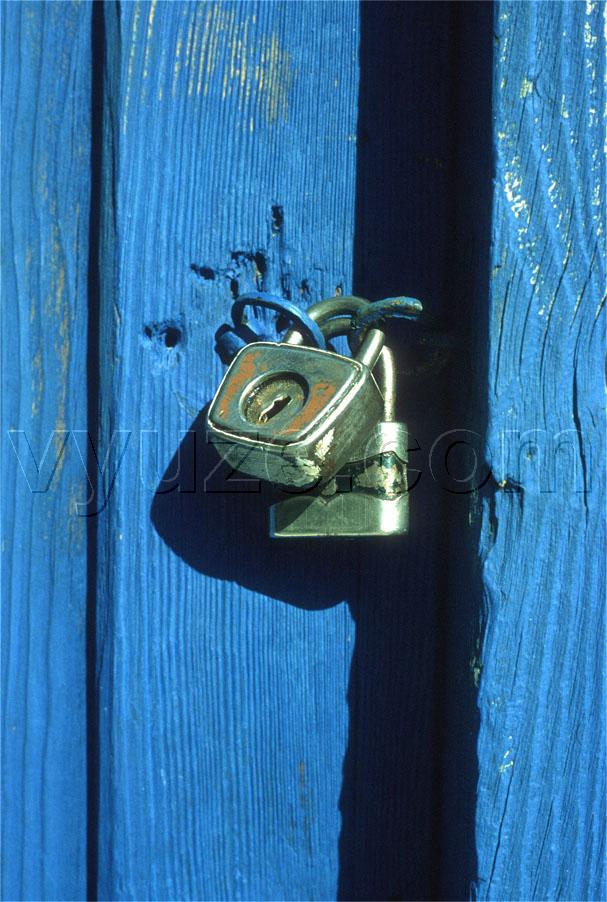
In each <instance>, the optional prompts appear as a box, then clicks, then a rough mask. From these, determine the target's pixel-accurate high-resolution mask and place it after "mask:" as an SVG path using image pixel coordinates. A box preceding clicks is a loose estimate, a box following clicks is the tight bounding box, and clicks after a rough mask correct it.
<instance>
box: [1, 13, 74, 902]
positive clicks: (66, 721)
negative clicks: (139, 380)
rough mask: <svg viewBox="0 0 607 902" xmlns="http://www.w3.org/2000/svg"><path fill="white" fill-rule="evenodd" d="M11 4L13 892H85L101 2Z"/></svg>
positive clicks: (7, 874)
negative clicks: (97, 6) (96, 77)
mask: <svg viewBox="0 0 607 902" xmlns="http://www.w3.org/2000/svg"><path fill="white" fill-rule="evenodd" d="M1 12H2V78H3V88H2V103H3V122H2V125H3V127H2V185H3V203H2V235H3V261H4V266H3V286H2V287H3V304H2V380H3V382H2V389H3V392H2V393H3V412H4V420H3V431H4V435H3V442H2V598H3V601H2V643H3V644H2V692H3V708H2V787H3V788H2V889H1V892H2V897H3V898H5V899H45V898H46V899H77V898H84V897H85V895H86V891H87V889H86V846H87V834H86V820H87V818H86V795H87V779H86V660H85V645H86V631H85V621H86V598H87V591H86V590H87V587H86V576H87V541H86V526H85V520H84V519H83V518H82V517H81V516H79V513H80V512H81V511H80V509H79V507H78V505H79V504H84V502H85V500H86V495H87V480H86V477H85V474H84V471H83V468H82V464H81V462H80V459H79V457H78V455H77V454H76V453H75V449H74V448H71V447H70V445H69V442H68V445H67V446H66V445H64V440H65V437H66V435H67V430H71V429H86V427H87V422H86V417H87V392H86V339H87V266H88V229H89V194H90V165H89V144H90V121H89V120H90V91H91V75H90V39H91V30H90V19H91V15H90V13H91V9H90V7H89V6H88V5H87V4H82V5H73V4H67V3H55V4H38V3H21V4H17V3H14V4H3V6H2V10H1ZM8 430H13V431H12V432H11V433H10V437H9V435H8V434H7V431H8ZM47 446H48V447H47ZM45 449H46V457H44V453H45ZM62 450H63V451H64V453H63V455H61V451H62ZM15 452H18V454H19V455H20V459H21V463H22V467H21V466H20V463H19V460H18V457H17V453H15ZM32 455H33V456H32ZM43 458H44V460H43ZM36 463H38V464H39V465H40V473H39V474H38V473H37V471H36ZM55 464H56V467H54V465H55ZM28 480H29V483H28Z"/></svg>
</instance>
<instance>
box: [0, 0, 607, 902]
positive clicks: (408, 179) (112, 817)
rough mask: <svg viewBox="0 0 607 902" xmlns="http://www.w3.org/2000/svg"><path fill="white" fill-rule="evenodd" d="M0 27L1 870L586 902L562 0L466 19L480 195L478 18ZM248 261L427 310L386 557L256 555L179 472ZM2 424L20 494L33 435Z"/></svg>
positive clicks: (31, 875) (595, 597)
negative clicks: (55, 435)
mask: <svg viewBox="0 0 607 902" xmlns="http://www.w3.org/2000/svg"><path fill="white" fill-rule="evenodd" d="M2 13H3V53H4V56H3V71H4V95H3V98H4V106H5V118H4V123H3V124H4V128H3V142H4V143H3V172H4V176H5V182H6V184H8V183H10V184H11V188H10V193H8V201H5V203H4V205H3V217H4V219H3V235H4V244H5V247H6V249H7V250H6V251H5V273H4V283H3V288H4V295H5V301H6V300H7V299H10V301H11V302H10V303H5V305H4V307H3V327H4V331H3V334H4V335H7V334H8V335H11V336H14V347H15V348H16V350H17V355H15V354H14V352H13V351H12V350H11V351H10V357H9V355H8V353H7V351H8V349H9V345H8V344H7V343H6V341H3V355H4V356H3V379H4V386H3V387H4V389H5V397H6V399H7V400H6V401H5V413H6V417H5V422H6V424H7V426H8V427H12V428H14V429H17V430H19V429H22V430H25V434H26V435H27V438H28V439H29V442H30V445H31V448H32V453H33V455H34V457H35V458H36V460H37V461H38V462H40V459H41V457H42V453H43V451H44V448H45V446H46V443H47V441H48V439H49V436H51V435H52V432H53V430H58V431H59V432H61V430H72V431H73V435H71V436H70V438H69V440H68V443H67V445H66V451H65V454H64V455H63V456H62V457H61V459H60V462H59V465H58V467H57V470H56V473H55V476H54V479H53V480H52V482H51V491H49V492H46V493H45V492H37V493H35V494H33V495H32V494H31V493H30V489H29V487H28V482H27V479H26V476H25V475H24V473H23V472H22V471H21V469H20V468H19V465H18V462H17V457H16V455H15V453H14V450H13V447H12V445H11V443H10V441H9V442H7V441H5V443H4V446H3V448H4V450H3V454H4V457H3V501H4V512H3V524H4V528H3V546H2V548H3V584H4V585H5V588H6V591H5V593H4V597H5V599H6V602H5V607H4V609H3V641H4V643H5V644H4V646H3V655H2V666H3V670H2V682H3V693H4V709H3V731H4V735H3V776H4V777H5V783H4V798H3V815H4V818H3V836H2V844H3V855H4V859H5V864H4V867H3V889H2V891H3V895H4V897H5V898H82V897H84V895H85V893H86V861H85V858H86V852H87V845H88V853H89V858H88V865H89V867H88V883H89V890H90V892H92V893H94V892H96V891H98V893H99V895H100V897H101V898H166V899H170V898H175V899H177V898H221V899H223V898H226V899H227V898H245V899H247V898H270V899H288V898H311V899H312V898H320V899H330V898H335V896H336V894H337V895H339V897H341V898H367V899H370V898H428V897H435V898H460V897H465V896H466V895H467V894H468V892H469V890H470V887H471V885H473V887H472V890H471V891H472V892H473V893H474V894H476V895H478V896H479V897H480V898H492V899H526V898H529V899H530V898H555V899H557V898H559V899H574V898H575V899H582V898H583V899H594V898H597V899H598V898H602V897H604V895H605V886H604V872H603V862H604V807H603V798H604V783H605V781H604V686H603V683H602V677H603V673H604V663H605V659H604V630H603V627H604V623H603V607H602V600H603V593H604V560H603V556H602V554H601V550H602V548H603V547H604V523H603V520H602V506H601V505H602V500H603V498H604V474H603V472H602V471H603V467H602V462H603V461H604V444H603V441H604V439H603V428H602V427H603V423H604V420H603V419H602V413H601V410H602V399H601V394H600V390H599V384H600V383H599V376H598V365H597V364H598V360H599V359H600V356H601V353H602V350H603V336H604V322H603V321H604V315H605V314H604V307H603V306H602V305H603V304H604V298H603V292H604V285H605V268H604V260H605V255H604V234H603V231H602V229H603V228H604V216H605V212H604V206H603V205H602V204H603V195H602V193H601V185H600V179H601V178H602V177H603V170H602V165H603V164H602V156H601V153H602V150H601V147H602V144H601V141H602V136H603V120H602V119H601V116H602V113H603V109H604V97H603V91H604V88H603V84H604V64H603V60H604V39H603V37H602V26H603V21H602V10H601V8H600V6H599V5H598V4H596V3H587V4H585V5H584V4H548V3H545V4H513V5H506V4H500V5H499V6H497V7H496V13H495V22H494V30H495V44H494V60H493V76H494V83H493V112H494V117H495V119H494V132H493V139H494V144H495V151H496V178H495V186H494V188H495V194H494V201H493V210H492V213H491V210H490V205H489V204H488V192H489V186H490V172H489V171H490V164H491V159H490V158H491V153H490V151H491V148H490V125H489V113H490V95H491V90H490V85H489V84H488V81H487V79H488V77H489V76H490V72H491V63H490V59H489V52H490V49H489V48H490V45H491V21H490V16H491V10H490V7H489V6H488V5H485V4H481V5H474V4H465V5H463V6H461V7H460V6H458V5H456V4H449V5H443V4H420V5H418V4H405V3H401V4H395V3H388V4H363V5H362V7H359V6H358V5H357V4H355V3H299V2H291V3H288V4H277V3H273V4H269V3H263V2H259V3H257V2H255V3H253V2H249V3H199V4H195V3H192V4H187V3H171V4H169V3H156V2H151V3H149V4H143V3H133V4H120V5H118V4H113V3H111V4H104V5H103V6H102V5H101V4H98V5H94V6H87V5H85V4H83V5H82V6H71V5H70V6H68V5H65V4H48V5H46V6H38V5H35V4H27V5H25V4H22V5H17V4H13V5H10V6H5V7H3V9H2ZM91 18H92V27H91ZM91 73H92V75H91ZM359 77H360V86H359ZM91 79H92V80H91ZM91 110H92V117H91ZM89 120H91V121H89ZM91 192H92V194H91ZM90 197H91V198H92V201H91V206H92V212H89V198H90ZM491 231H492V235H491V234H490V233H491ZM490 237H492V242H493V243H492V250H491V266H489V264H488V262H487V260H488V254H489V239H490ZM89 238H90V241H91V247H90V248H89ZM89 253H90V260H88V259H87V258H88V256H89ZM353 257H354V259H353ZM489 269H490V270H491V271H490V276H491V279H490V292H489V305H487V303H486V297H485V282H484V280H485V276H486V273H487V270H489ZM255 286H257V287H263V288H264V289H265V290H268V291H272V292H276V293H278V294H284V295H285V296H290V297H291V298H292V299H294V300H296V301H300V302H301V303H302V304H306V303H308V302H309V301H311V300H314V299H318V298H320V297H323V296H327V295H328V294H330V293H332V292H333V291H335V289H336V288H338V287H339V288H341V289H343V290H344V291H348V290H349V289H350V288H351V287H354V288H355V289H356V290H357V291H360V292H362V293H366V294H368V295H369V296H372V297H374V296H378V295H382V294H383V295H388V294H396V293H399V292H402V291H406V292H408V293H411V294H416V295H419V296H420V297H422V299H423V300H424V303H425V306H426V310H427V311H428V313H429V314H431V315H432V316H433V317H434V318H435V321H436V323H437V326H438V328H439V330H440V331H442V333H444V334H448V335H449V336H451V339H452V343H453V346H454V347H455V348H456V349H457V353H451V355H450V357H449V359H447V361H446V362H445V363H444V365H443V369H442V370H440V371H438V372H434V373H430V374H428V373H426V374H425V375H424V370H423V366H420V368H419V371H418V370H416V368H415V364H416V363H420V364H423V363H424V357H423V354H421V357H420V358H419V359H418V358H417V357H414V358H413V359H411V358H410V357H409V355H410V353H411V341H410V337H411V333H408V332H407V330H405V331H404V332H403V331H399V329H398V328H396V327H395V328H393V329H391V331H390V341H391V342H392V343H393V344H394V345H395V346H396V348H397V351H398V356H399V360H402V361H403V367H405V366H406V368H407V369H408V370H409V371H410V373H412V375H411V374H409V375H408V376H407V378H405V377H404V374H401V376H402V378H401V380H400V382H399V403H400V407H399V409H400V412H401V413H402V415H403V416H404V417H405V418H406V420H407V422H408V424H409V426H410V428H411V430H412V435H414V436H415V441H416V442H418V443H419V445H418V448H419V450H418V451H416V452H414V453H413V454H412V466H413V467H414V468H416V469H418V468H419V470H420V471H421V476H420V482H419V487H418V488H416V490H415V491H414V492H413V493H412V498H411V502H412V531H411V534H410V535H409V536H408V537H407V539H406V541H404V542H402V543H401V544H398V545H394V544H391V543H388V544H385V543H381V544H378V545H372V544H370V545H369V546H368V547H367V546H365V547H362V546H360V545H354V546H348V547H343V546H340V547H337V546H331V545H330V543H322V545H315V544H313V543H312V544H309V543H303V544H301V545H299V544H298V545H297V547H284V546H281V545H277V544H275V543H271V542H270V541H269V540H268V539H267V538H266V516H265V511H266V499H265V498H264V497H260V496H259V495H258V494H257V493H254V494H253V495H250V494H247V493H242V492H234V491H232V489H233V485H232V484H231V483H230V482H227V481H226V479H227V477H228V472H227V471H226V470H225V469H219V470H213V468H214V466H215V463H216V459H215V458H214V456H213V455H212V453H211V452H210V450H209V449H208V448H207V447H206V444H205V440H204V432H203V428H202V423H203V419H202V417H201V416H200V411H201V410H202V409H203V408H204V406H205V404H206V403H207V401H208V400H209V399H210V397H211V395H212V393H213V391H214V389H215V387H216V385H217V382H218V380H219V378H220V376H221V374H222V372H223V366H222V365H221V363H220V361H219V360H218V358H217V356H216V354H215V352H214V350H213V333H214V331H215V328H216V326H217V325H218V324H220V323H221V322H223V321H224V320H225V318H226V313H227V311H228V308H229V305H230V301H231V298H232V296H233V294H234V293H236V292H238V291H243V290H247V289H249V288H253V287H255ZM87 294H88V302H87ZM13 299H14V302H13ZM87 317H88V319H87ZM487 333H488V335H487ZM11 347H12V346H11ZM487 348H488V353H489V359H488V360H487ZM14 359H17V360H18V366H17V367H15V366H13V365H12V361H13V360H14ZM98 415H99V416H98ZM485 419H488V444H489V448H490V451H491V455H492V466H493V471H494V476H495V481H494V482H488V483H485V484H484V485H480V484H479V487H478V491H476V490H475V491H473V492H471V493H470V492H469V493H468V494H462V495H454V494H452V493H451V490H452V489H453V486H452V485H450V486H447V488H448V489H449V490H448V491H447V492H445V491H444V489H445V484H444V481H443V483H441V481H440V479H439V481H438V482H435V481H434V480H432V478H431V474H430V473H429V471H428V462H429V457H428V455H429V452H430V448H431V446H432V443H433V442H434V440H435V439H436V438H437V436H438V435H440V434H441V433H444V432H445V431H448V430H449V429H453V428H466V429H474V430H477V431H478V432H479V433H482V432H483V431H484V426H485V423H484V421H485ZM97 420H98V422H97ZM87 421H88V425H89V426H91V427H94V428H93V430H92V439H93V442H94V445H95V448H96V456H97V460H95V454H94V453H93V450H92V446H90V445H89V446H88V447H87V442H86V436H85V435H84V434H83V433H79V432H78V430H84V429H86V428H87ZM187 430H189V432H188V433H186V434H185V435H184V434H183V432H184V431H187ZM517 433H521V435H518V434H517ZM12 440H13V441H14V443H15V446H16V447H17V450H18V451H19V452H20V455H21V458H22V461H23V463H24V469H25V471H26V474H27V477H28V478H29V480H30V483H31V484H32V485H34V486H35V487H36V488H43V487H44V486H45V484H46V481H47V480H48V479H49V477H50V475H51V474H52V462H53V460H54V459H55V457H54V453H53V452H55V451H57V450H58V448H59V447H60V446H61V443H60V441H59V440H58V439H55V442H54V443H51V445H50V450H49V455H48V457H47V459H46V462H45V464H44V466H42V467H41V473H40V474H39V475H38V476H37V474H36V467H35V465H34V464H33V463H32V461H31V460H30V459H29V458H28V456H27V455H28V454H29V451H27V448H26V446H24V444H23V441H24V440H23V437H22V436H21V435H20V434H19V433H13V434H12ZM24 450H25V451H26V453H25V454H24V453H23V452H24ZM78 451H80V454H79V453H78ZM81 457H82V459H84V460H85V461H86V462H87V463H88V464H89V465H90V464H92V465H93V468H94V467H96V466H99V468H100V469H101V470H102V472H101V473H100V474H99V475H98V476H97V477H94V476H93V474H92V469H90V477H91V480H92V482H93V483H95V482H98V485H97V486H96V488H97V491H96V494H95V495H94V496H93V497H92V499H91V500H90V503H89V506H88V508H86V507H85V506H83V507H82V508H80V507H79V506H78V505H82V503H83V502H84V501H85V500H86V496H87V491H86V490H85V489H86V487H87V480H86V478H85V475H84V472H83V469H82V461H81ZM161 480H164V481H163V482H161ZM237 488H242V486H237ZM158 489H160V491H161V494H156V495H155V492H156V491H157V490H158ZM171 489H172V491H169V490H171ZM481 512H482V516H481ZM80 513H88V514H89V515H90V516H89V519H88V521H86V520H85V518H83V517H79V516H77V515H78V514H80ZM479 532H480V535H479ZM87 535H88V561H87V541H86V539H87ZM24 537H25V538H24ZM479 542H480V566H479ZM87 564H88V572H89V582H88V585H87ZM483 593H484V597H485V612H484V613H485V621H486V622H485V632H484V640H483V645H482V649H480V650H478V649H476V648H475V640H476V638H477V632H478V626H477V623H478V619H479V614H480V608H481V599H482V597H483ZM87 594H88V599H89V604H90V607H89V621H88V630H87V628H86V624H85V615H86V610H85V608H86V601H87ZM7 602H8V603H7ZM346 602H347V604H346ZM93 603H94V604H95V605H96V607H95V616H94V617H93V616H92V613H93V608H92V604H93ZM87 631H88V636H89V640H90V637H91V636H92V635H93V631H95V632H96V637H97V648H96V654H93V649H92V648H91V646H90V645H89V648H88V652H89V655H88V688H89V704H90V709H89V712H88V713H89V718H88V738H89V745H88V755H89V758H88V764H89V774H88V796H89V808H88V830H87V817H86V815H87V810H86V794H87V778H86V742H85V734H86V730H87V722H86V717H85V709H86V699H85V687H86V686H87V667H86V661H85V652H86V635H85V633H86V632H87ZM96 671H98V677H99V680H98V684H96V681H95V676H96ZM475 681H476V682H480V695H479V702H480V717H481V724H480V736H479V737H478V745H477V743H476V740H477V736H476V734H477V729H478V710H477V708H476V700H475V685H474V684H475ZM96 685H97V689H96V696H95V699H94V701H95V703H94V704H93V703H92V702H93V689H94V688H95V686H96ZM97 743H98V747H97ZM97 753H98V754H97ZM7 775H8V776H9V780H8V782H7V780H6V776H7ZM477 780H478V793H477ZM475 826H476V833H475V832H474V827H475Z"/></svg>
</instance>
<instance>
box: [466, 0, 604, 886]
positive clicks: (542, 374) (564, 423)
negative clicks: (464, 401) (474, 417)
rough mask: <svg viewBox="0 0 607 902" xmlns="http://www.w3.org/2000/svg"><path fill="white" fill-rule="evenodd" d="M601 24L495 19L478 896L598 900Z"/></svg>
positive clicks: (582, 13) (563, 12)
mask: <svg viewBox="0 0 607 902" xmlns="http://www.w3.org/2000/svg"><path fill="white" fill-rule="evenodd" d="M604 13H605V8H604V6H602V7H601V5H600V4H598V3H592V2H589V3H586V4H582V3H563V4H560V3H555V4H553V3H526V4H516V3H515V4H507V3H501V4H499V5H498V6H497V7H496V16H495V29H496V58H495V71H494V116H495V127H494V141H495V149H496V183H495V196H494V212H493V219H494V222H493V251H492V281H491V290H490V302H491V311H490V364H489V373H490V376H489V380H490V381H489V386H488V390H489V446H490V450H491V453H492V457H493V470H494V475H495V478H496V480H497V483H498V485H497V491H496V493H495V495H494V497H493V498H492V500H491V501H490V502H487V504H486V507H485V513H484V527H483V536H482V546H481V550H482V556H483V559H484V583H485V587H486V602H487V611H486V632H485V638H484V645H483V651H482V679H481V686H480V706H481V716H482V721H481V731H480V738H479V765H480V782H479V793H478V808H477V846H478V856H479V880H478V895H479V897H480V898H491V899H602V898H605V882H604V881H605V872H604V865H605V806H604V799H605V685H604V673H605V635H604V593H605V560H604V548H605V523H604V499H605V484H604V478H605V466H604V463H605V448H604V431H605V430H604V427H605V421H604V415H603V392H602V378H601V374H600V367H601V358H602V355H603V351H604V327H605V309H604V303H605V297H604V292H605V235H604V227H605V206H604V199H605V198H604V157H603V140H604V133H605V132H604V128H605V120H604V118H603V117H604V104H605V96H604V81H605V64H604V60H605V43H604V37H603V35H604V26H605V20H604Z"/></svg>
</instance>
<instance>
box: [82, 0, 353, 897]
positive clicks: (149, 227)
mask: <svg viewBox="0 0 607 902" xmlns="http://www.w3.org/2000/svg"><path fill="white" fill-rule="evenodd" d="M357 15H358V11H357V6H356V5H355V4H354V3H314V4H301V3H288V4H267V3H262V2H259V3H258V2H250V3H245V4H234V3H225V4H216V3H198V4H186V3H171V4H160V3H159V4H156V3H150V4H143V3H135V4H121V5H120V7H119V9H118V8H115V7H114V6H106V7H105V32H106V33H105V43H106V48H107V59H106V70H107V73H108V88H107V114H106V115H107V119H106V122H107V123H111V125H112V126H113V129H114V130H113V131H112V132H111V133H109V134H108V137H107V144H106V145H105V166H106V170H105V179H106V186H107V192H108V193H107V195H106V198H107V199H109V200H111V199H112V195H111V191H112V190H113V191H114V194H113V198H114V200H115V206H114V207H112V208H111V209H109V210H107V211H106V215H107V222H106V226H107V229H106V232H105V234H106V239H104V242H105V243H104V246H103V248H102V254H103V264H104V265H103V271H102V298H101V304H102V311H101V315H102V342H101V348H102V360H101V364H102V370H101V397H102V418H101V422H102V433H101V436H100V447H101V448H103V449H107V447H108V445H109V442H110V439H111V435H112V432H113V431H114V430H126V431H128V432H130V438H129V444H128V445H127V446H126V451H125V453H124V457H123V458H122V462H121V464H120V468H119V470H118V474H117V476H116V480H115V484H114V488H113V492H112V495H111V497H110V499H109V503H108V506H107V508H106V510H104V512H103V513H102V514H101V516H100V524H99V577H98V595H99V614H98V623H99V636H100V639H99V656H100V669H101V682H100V699H99V707H100V716H101V722H100V766H101V770H100V781H101V799H100V831H99V832H100V860H99V875H100V884H99V892H100V895H101V897H102V898H234V899H238V898H249V899H250V898H257V899H263V898H269V899H280V898H310V899H317V898H321V899H324V898H331V897H333V896H334V895H335V892H336V881H337V854H338V835H339V827H340V822H339V811H338V803H339V793H340V787H341V777H342V773H341V771H342V759H343V754H344V748H345V743H346V730H347V713H348V712H347V704H346V688H347V679H348V668H349V663H350V655H351V648H352V634H353V624H352V619H351V617H350V614H349V612H348V609H347V607H346V605H345V604H344V603H343V601H344V599H345V598H347V597H348V587H350V588H351V587H352V583H353V580H354V577H353V576H351V575H350V574H342V573H340V572H339V569H338V571H337V577H336V575H335V571H334V569H333V567H332V566H329V565H327V564H326V562H325V563H324V564H323V562H322V561H319V562H318V564H317V569H318V572H317V573H314V566H315V564H316V556H315V555H314V553H310V552H309V553H308V554H307V555H305V556H304V557H302V556H301V550H295V549H290V550H286V551H285V552H284V553H283V552H281V556H280V560H279V559H278V558H277V550H276V546H274V545H271V544H270V542H269V540H268V539H267V524H266V518H265V502H264V501H263V499H260V498H259V496H257V495H255V497H251V496H248V495H238V496H234V495H226V494H224V493H223V491H222V490H223V489H224V488H225V485H224V482H222V480H223V479H225V474H220V482H219V486H218V487H217V486H214V491H213V492H210V493H209V492H204V490H203V489H204V486H203V482H204V478H205V476H207V474H208V466H209V455H208V452H207V449H206V448H205V444H204V440H203V437H202V430H200V433H199V435H198V438H199V440H200V441H199V444H198V446H197V452H198V473H197V478H198V482H197V489H198V490H197V491H196V492H195V493H194V492H191V488H192V485H191V476H190V474H189V473H188V469H187V467H188V460H187V459H186V451H187V448H188V445H187V442H185V444H184V448H183V449H182V451H183V454H182V474H181V478H182V485H181V488H182V491H181V492H177V491H175V492H174V493H172V494H169V495H165V496H158V498H157V499H156V501H154V496H153V492H154V490H155V489H156V487H157V486H158V481H159V479H160V477H161V475H162V473H163V471H164V470H165V469H167V468H168V467H169V463H170V461H171V458H172V457H173V456H174V455H175V454H176V452H177V449H178V448H179V445H180V443H181V441H182V438H183V436H182V433H181V431H182V430H188V429H191V428H192V423H193V421H195V420H196V418H197V416H198V413H199V412H200V411H201V409H202V408H203V407H204V406H205V404H206V403H207V402H208V400H209V399H210V397H211V395H212V393H213V391H214V389H215V387H216V385H217V384H218V381H219V379H220V377H221V374H222V372H223V367H222V365H221V363H220V361H219V360H218V358H217V356H216V354H215V351H214V338H213V336H214V331H215V329H216V328H217V326H218V325H219V324H220V323H222V322H223V321H224V320H225V318H226V313H227V311H228V310H229V306H230V304H231V300H232V293H233V292H235V291H244V290H246V289H248V288H253V287H255V286H260V287H261V286H263V287H264V288H265V289H266V290H268V291H277V292H279V293H284V294H287V295H290V296H291V297H292V298H293V299H294V300H297V301H301V302H302V303H303V302H308V301H309V300H310V301H311V300H312V299H316V298H320V297H323V296H328V295H331V294H332V293H334V291H335V290H336V288H337V287H338V286H341V287H342V288H343V289H344V290H345V289H347V288H348V287H349V286H350V283H351V277H352V275H351V232H352V228H353V216H354V210H353V203H354V184H355V179H354V162H355V133H356V97H357V92H356V86H357V74H358V70H357V66H356V48H357V34H358V33H357ZM108 127H109V126H108ZM111 224H115V230H116V233H115V234H116V245H115V246H114V245H113V244H112V243H111V229H110V225H111ZM199 427H200V420H199V421H198V423H197V424H196V428H199ZM142 430H148V431H149V432H148V433H144V432H142ZM150 433H151V434H150ZM123 438H124V435H123ZM154 442H157V445H154ZM115 447H116V448H119V447H122V446H119V445H118V444H117V445H116V446H115ZM103 453H105V451H104V452H103ZM117 453H118V452H117ZM140 458H141V461H142V462H143V463H142V466H143V479H142V478H141V474H140ZM217 489H219V491H218V490H217ZM188 490H190V491H188ZM153 502H154V505H153V510H152V504H153Z"/></svg>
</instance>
